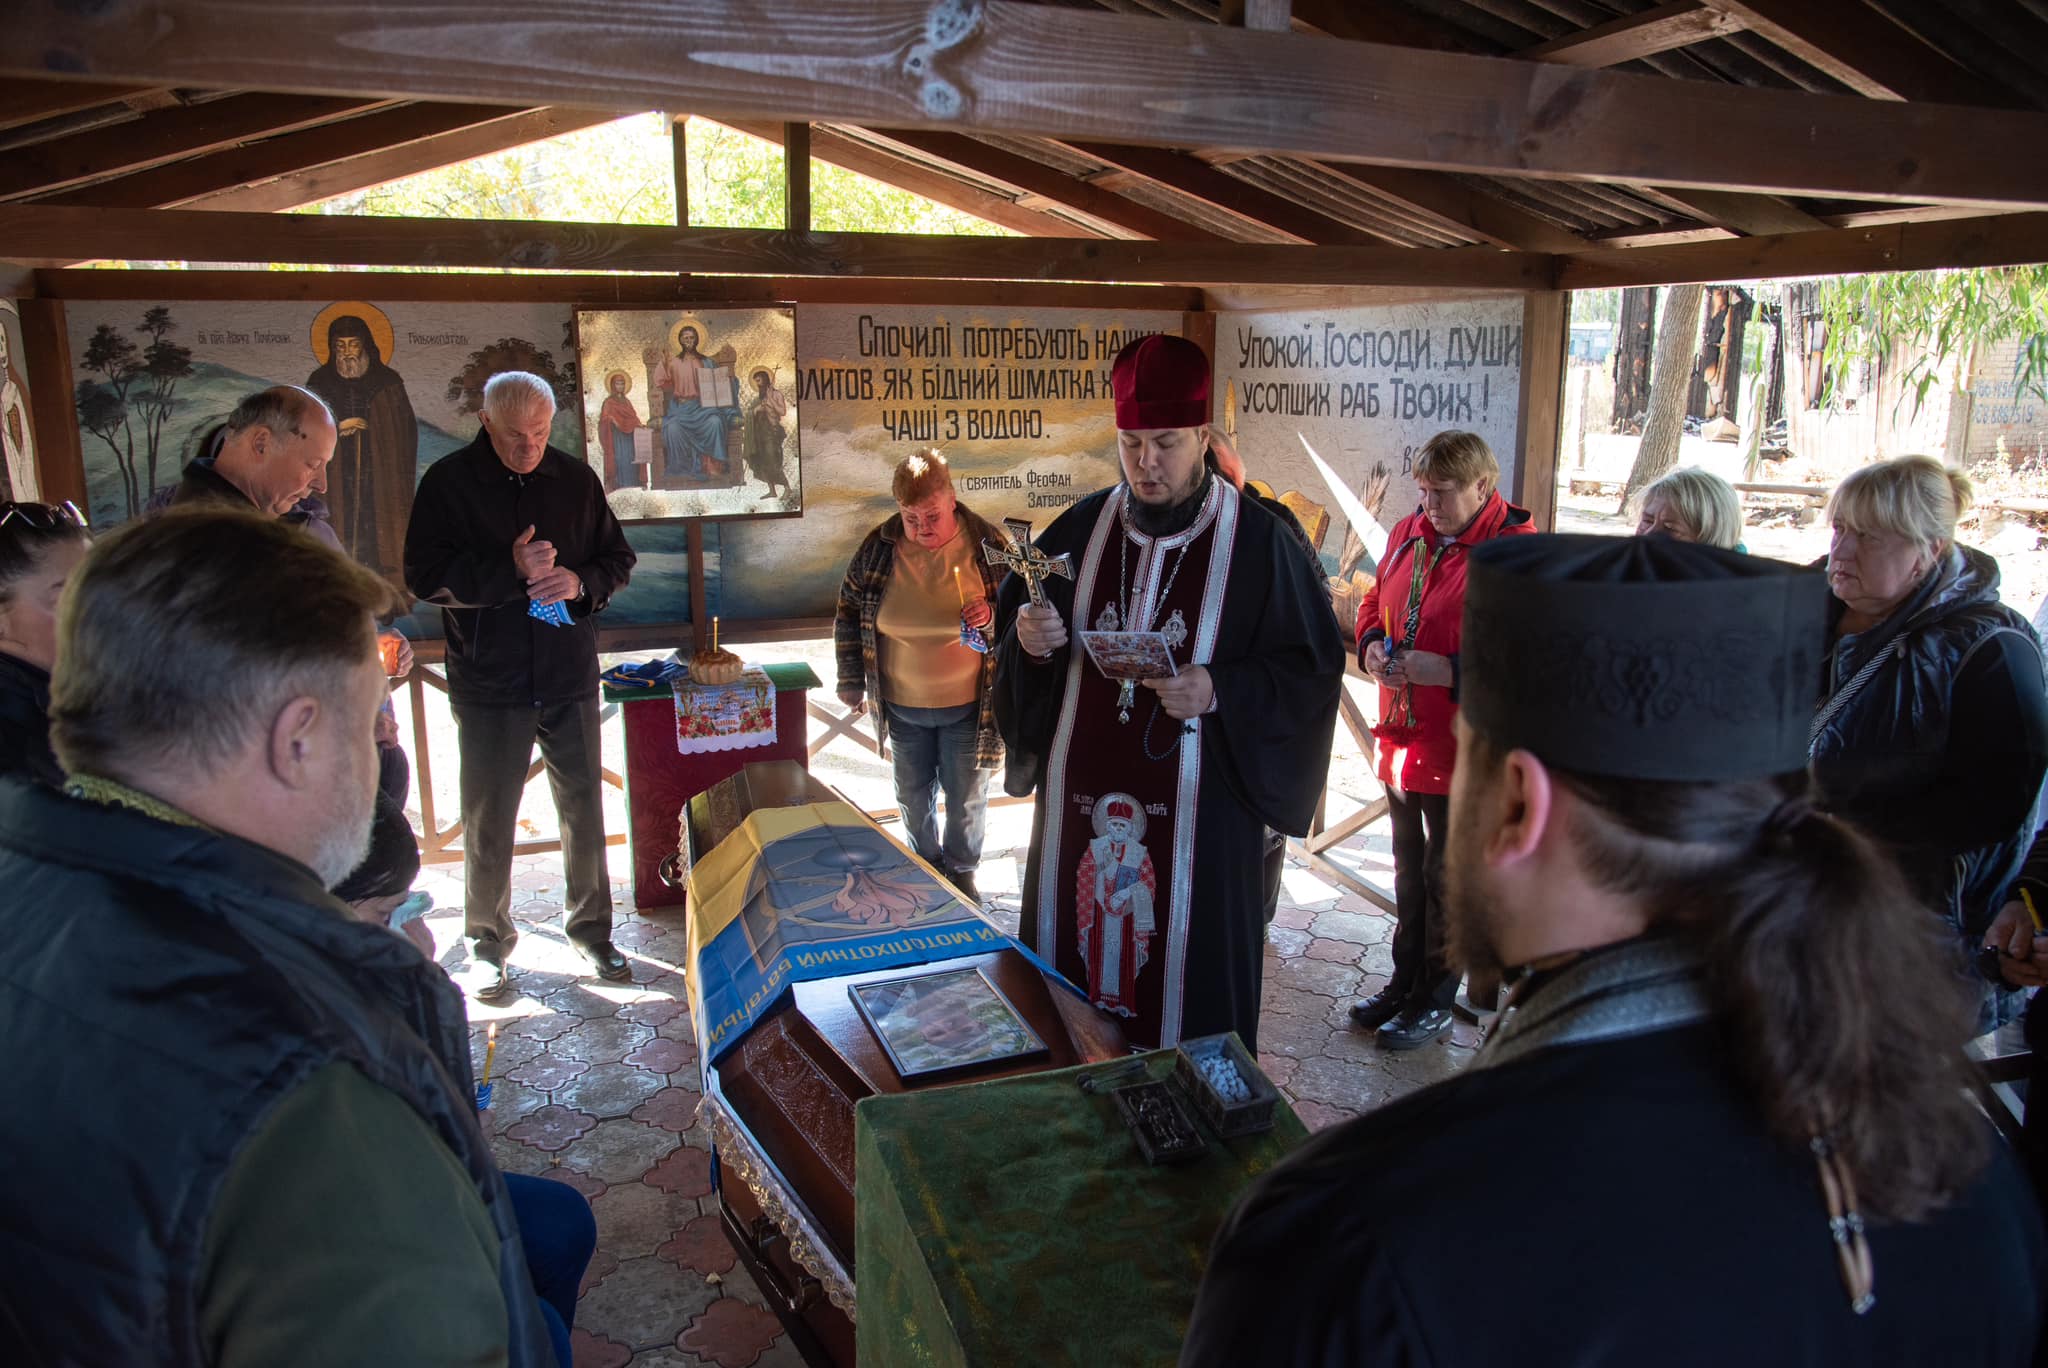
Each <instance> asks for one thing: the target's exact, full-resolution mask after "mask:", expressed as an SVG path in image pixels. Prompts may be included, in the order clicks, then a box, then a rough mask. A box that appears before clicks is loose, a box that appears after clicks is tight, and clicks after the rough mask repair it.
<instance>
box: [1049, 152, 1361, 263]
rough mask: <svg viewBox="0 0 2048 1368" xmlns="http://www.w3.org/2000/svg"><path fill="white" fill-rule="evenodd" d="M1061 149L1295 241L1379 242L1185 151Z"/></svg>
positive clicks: (1254, 226)
mask: <svg viewBox="0 0 2048 1368" xmlns="http://www.w3.org/2000/svg"><path fill="white" fill-rule="evenodd" d="M1057 145H1058V146H1061V147H1065V148H1067V149H1069V150H1070V151H1072V152H1075V153H1077V154H1079V155H1080V156H1083V157H1090V158H1093V159H1094V160H1096V161H1099V162H1102V163H1103V164H1105V165H1107V166H1110V167H1113V168H1115V169H1116V170H1118V171H1121V172H1124V173H1126V174H1128V175H1131V176H1137V177H1141V178H1143V179H1145V180H1148V181H1151V182H1152V183H1153V184H1155V185H1160V186H1164V187H1165V188H1166V189H1168V190H1173V191H1176V192H1178V193H1180V194H1183V195H1189V196H1192V197H1193V198H1195V199H1198V200H1200V201H1202V202H1203V203H1204V204H1207V205H1209V206H1210V207H1211V208H1213V209H1216V210H1218V211H1219V212H1221V213H1225V214H1228V215H1230V216H1232V217H1233V218H1237V219H1241V220H1243V221H1244V222H1245V223H1247V224H1249V225H1251V226H1252V227H1253V228H1256V229H1259V230H1261V231H1264V232H1270V233H1283V234H1285V235H1286V236H1288V237H1291V238H1293V239H1294V240H1295V241H1296V242H1307V243H1325V242H1350V243H1365V242H1373V241H1377V239H1376V238H1374V237H1373V236H1372V235H1371V234H1369V233H1364V232H1361V231H1359V230H1358V229H1356V228H1353V227H1352V226H1351V225H1350V224H1348V223H1340V222H1338V221H1337V220H1336V219H1333V218H1328V217H1326V216H1324V215H1322V214H1319V213H1317V212H1316V211H1315V210H1313V209H1309V208H1306V207H1304V206H1303V205H1300V204H1297V203H1295V202H1294V201H1293V200H1290V199H1287V198H1286V197H1284V196H1281V195H1276V194H1274V193H1272V192H1271V191H1268V190H1261V189H1259V188H1258V187H1257V186H1255V185H1250V184H1247V183H1246V182H1244V181H1242V180H1239V179H1238V178H1237V177H1236V176H1231V175H1225V174H1224V173H1223V172H1221V171H1218V170H1217V169H1216V168H1215V167H1214V166H1212V165H1210V164H1209V163H1208V162H1205V161H1203V160H1202V159H1201V158H1199V157H1191V156H1189V155H1188V154H1187V153H1185V152H1173V151H1169V150H1167V149H1165V148H1158V147H1133V146H1131V145H1129V144H1128V143H1102V142H1087V141H1084V140H1081V139H1076V140H1074V141H1072V142H1059V143H1058V144H1057Z"/></svg>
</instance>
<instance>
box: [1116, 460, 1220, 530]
mask: <svg viewBox="0 0 2048 1368" xmlns="http://www.w3.org/2000/svg"><path fill="white" fill-rule="evenodd" d="M1214 478H1215V474H1214V472H1212V471H1211V470H1210V469H1209V468H1208V466H1207V465H1206V464H1205V465H1204V466H1203V468H1202V478H1201V479H1199V480H1197V481H1195V492H1194V493H1192V494H1190V495H1188V496H1187V497H1186V498H1185V499H1182V500H1180V501H1179V502H1178V503H1170V504H1159V505H1154V504H1148V503H1139V502H1138V501H1137V500H1136V499H1132V500H1131V523H1132V525H1133V526H1135V527H1136V528H1137V529H1138V530H1139V531H1140V532H1143V533H1144V534H1145V535H1146V536H1148V537H1170V536H1172V535H1173V534H1174V533H1176V532H1185V531H1187V529H1188V526H1189V524H1191V523H1193V522H1194V520H1195V515H1196V514H1197V513H1199V512H1201V511H1202V500H1204V499H1206V498H1208V497H1209V481H1210V480H1212V479H1214Z"/></svg>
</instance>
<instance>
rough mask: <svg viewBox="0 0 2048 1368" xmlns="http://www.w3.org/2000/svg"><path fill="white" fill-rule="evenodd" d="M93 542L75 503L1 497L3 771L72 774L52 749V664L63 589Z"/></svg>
mask: <svg viewBox="0 0 2048 1368" xmlns="http://www.w3.org/2000/svg"><path fill="white" fill-rule="evenodd" d="M86 545H87V539H86V534H85V519H84V518H83V517H82V516H80V514H79V512H78V510H77V509H76V508H74V507H73V506H72V505H70V504H68V503H65V504H42V503H0V775H17V776H20V777H22V778H26V779H32V780H35V781H36V782H38V783H43V784H49V785H51V786H52V787H57V786H60V785H62V784H63V782H64V771H63V770H62V769H60V768H59V767H58V765H57V757H56V755H55V753H54V752H52V751H51V749H50V669H51V667H52V666H53V665H55V664H56V663H57V596H58V595H59V594H60V593H62V592H63V590H64V581H65V580H67V579H69V578H70V577H71V572H72V570H73V569H75V568H76V567H77V565H78V562H79V561H80V560H82V559H83V558H84V556H85V548H86Z"/></svg>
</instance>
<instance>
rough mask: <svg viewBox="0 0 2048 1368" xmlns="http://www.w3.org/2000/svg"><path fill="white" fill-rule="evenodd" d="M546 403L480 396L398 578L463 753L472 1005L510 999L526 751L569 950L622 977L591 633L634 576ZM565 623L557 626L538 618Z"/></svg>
mask: <svg viewBox="0 0 2048 1368" xmlns="http://www.w3.org/2000/svg"><path fill="white" fill-rule="evenodd" d="M554 418H555V396H554V391H553V390H552V389H551V388H550V387H549V385H548V383H547V382H546V381H545V380H542V379H541V378H540V377H539V376H536V375H529V374H527V373H526V372H524V371H506V372H504V373H503V374H500V375H495V376H492V377H491V379H490V381H489V383H487V384H486V385H485V386H484V411H483V430H482V431H481V432H479V433H478V434H477V436H476V440H475V441H473V442H471V443H470V444H469V445H468V446H466V447H464V448H463V449H462V450H461V451H458V452H455V453H454V454H453V455H449V456H444V457H442V458H441V459H440V460H438V461H436V462H435V463H434V464H433V466H432V467H431V468H429V469H428V471H427V473H426V474H425V475H424V476H423V477H421V479H420V488H419V494H418V497H417V498H416V499H415V500H414V501H413V507H412V522H411V524H410V525H409V526H408V527H407V528H406V533H405V579H406V583H407V584H408V585H410V586H411V588H412V591H413V593H414V594H416V595H418V596H419V597H420V598H423V599H426V600H427V601H429V602H431V603H438V604H440V605H441V607H442V613H441V620H442V622H443V624H444V626H445V629H446V632H447V638H448V696H449V699H450V701H451V703H452V704H453V706H454V710H455V725H456V732H457V743H458V745H459V747H460V750H461V755H462V829H463V876H464V896H463V903H464V908H463V910H464V914H465V918H466V929H467V933H468V935H469V939H470V948H471V952H472V955H473V957H474V960H475V967H474V978H473V980H472V983H471V988H472V991H473V992H475V994H476V995H477V997H479V998H481V999H483V1000H485V1001H491V1000H495V999H498V998H502V997H504V996H505V995H506V994H508V993H509V992H510V991H511V986H512V985H511V980H510V978H509V977H508V976H507V971H506V967H505V962H506V957H507V956H509V955H510V954H511V952H512V946H513V943H514V942H515V941H516V940H518V938H519V932H518V930H517V928H516V927H514V926H513V924H512V916H511V910H512V841H513V835H514V831H515V824H516V822H517V820H518V816H519V797H520V794H521V793H523V792H524V791H525V789H526V767H527V758H528V757H529V756H530V755H531V754H532V753H533V744H534V741H535V740H536V739H538V740H539V742H540V754H541V759H542V760H543V761H544V762H545V763H546V765H547V771H548V782H549V785H550V786H551V787H552V789H553V790H554V797H555V811H556V813H557V814H558V815H559V817H560V818H561V824H562V858H563V864H564V866H565V872H566V875H567V884H568V910H569V916H568V922H567V925H566V926H565V928H564V930H565V931H566V932H567V934H568V937H569V940H570V942H571V943H573V944H574V945H575V946H576V948H577V949H578V950H580V951H581V952H582V953H583V955H584V957H585V958H587V959H588V960H589V961H590V962H591V965H592V967H594V968H595V969H596V971H597V973H598V974H599V976H600V977H603V978H607V979H618V980H623V979H628V978H630V977H632V970H631V968H630V966H628V965H627V963H626V960H625V957H624V956H623V955H621V954H620V953H619V952H618V950H617V949H615V948H614V947H613V945H612V894H611V878H610V876H609V874H608V873H607V872H606V868H605V857H604V808H603V806H602V804H601V802H600V788H601V785H602V782H603V781H602V774H601V770H600V766H599V760H600V735H599V724H598V711H597V625H596V623H595V622H594V621H593V619H594V618H595V617H596V615H597V614H598V613H601V612H603V611H604V607H605V605H606V604H607V603H609V602H610V601H611V597H612V595H613V594H615V593H617V592H618V591H619V590H620V589H621V588H623V587H624V586H625V583H626V580H627V577H628V576H630V575H631V574H632V572H633V560H634V556H633V548H632V547H630V546H628V545H627V544H626V534H625V533H624V532H623V531H621V530H620V528H619V522H618V519H617V518H614V517H613V516H612V511H611V508H610V506H609V505H608V504H606V503H605V498H604V485H603V483H602V482H601V481H600V480H599V479H598V476H597V473H596V472H595V471H593V470H592V469H591V468H590V467H589V466H588V465H587V464H585V463H584V462H582V461H579V460H577V459H576V458H575V457H573V456H570V455H569V454H567V453H566V452H563V451H559V450H557V449H556V448H554V447H551V446H549V445H548V431H549V429H550V427H551V426H552V424H553V423H554ZM555 609H560V610H565V614H566V618H567V621H566V622H558V621H549V620H546V619H544V618H543V617H540V616H536V613H537V612H538V611H540V610H555Z"/></svg>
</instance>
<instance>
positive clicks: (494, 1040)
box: [484, 1021, 498, 1083]
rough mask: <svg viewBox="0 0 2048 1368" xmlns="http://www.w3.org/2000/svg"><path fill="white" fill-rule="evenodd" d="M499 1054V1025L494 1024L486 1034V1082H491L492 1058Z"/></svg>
mask: <svg viewBox="0 0 2048 1368" xmlns="http://www.w3.org/2000/svg"><path fill="white" fill-rule="evenodd" d="M497 1053H498V1023H497V1022H495V1021H494V1022H492V1023H491V1024H490V1027H489V1029H487V1030H486V1031H485V1032H484V1082H486V1083H488V1082H490V1081H491V1056H493V1055H495V1054H497Z"/></svg>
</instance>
